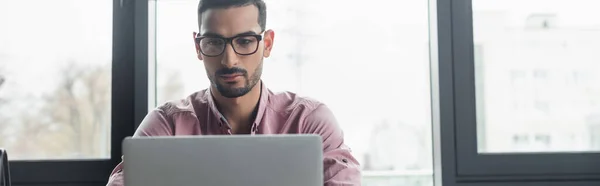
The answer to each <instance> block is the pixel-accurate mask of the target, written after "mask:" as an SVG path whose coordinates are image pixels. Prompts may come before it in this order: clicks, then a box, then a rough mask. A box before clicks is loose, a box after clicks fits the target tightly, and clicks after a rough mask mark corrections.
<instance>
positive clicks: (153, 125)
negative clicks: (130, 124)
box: [106, 109, 173, 186]
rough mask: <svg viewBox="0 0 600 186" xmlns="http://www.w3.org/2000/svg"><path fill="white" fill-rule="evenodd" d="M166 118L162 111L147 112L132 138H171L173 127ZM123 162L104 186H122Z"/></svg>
mask: <svg viewBox="0 0 600 186" xmlns="http://www.w3.org/2000/svg"><path fill="white" fill-rule="evenodd" d="M168 121H169V120H168V119H167V116H166V115H165V113H164V112H163V111H162V110H159V109H156V110H153V111H151V112H149V113H148V114H147V115H146V117H145V118H144V120H142V123H141V124H140V126H139V127H138V129H137V130H136V131H135V133H134V134H133V137H141V136H172V135H173V132H172V131H173V127H172V126H171V124H169V122H168ZM122 171H123V160H121V162H120V163H119V164H118V165H117V166H116V167H115V168H114V169H113V171H112V172H111V174H110V177H109V179H108V183H107V184H106V186H124V185H125V183H124V180H123V172H122Z"/></svg>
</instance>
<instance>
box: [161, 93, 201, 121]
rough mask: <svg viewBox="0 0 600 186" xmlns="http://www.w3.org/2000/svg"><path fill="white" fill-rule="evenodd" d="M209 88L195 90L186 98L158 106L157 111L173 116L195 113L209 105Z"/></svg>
mask: <svg viewBox="0 0 600 186" xmlns="http://www.w3.org/2000/svg"><path fill="white" fill-rule="evenodd" d="M207 90H208V89H205V90H201V91H198V92H194V93H192V94H190V95H188V96H187V97H185V98H182V99H177V100H170V101H167V102H165V103H162V104H161V105H159V106H158V107H156V109H155V111H157V112H159V113H161V114H163V115H165V116H173V115H176V114H181V113H190V114H195V113H196V112H198V110H202V109H206V108H207V107H208V100H207V99H208V96H209V95H208V93H207Z"/></svg>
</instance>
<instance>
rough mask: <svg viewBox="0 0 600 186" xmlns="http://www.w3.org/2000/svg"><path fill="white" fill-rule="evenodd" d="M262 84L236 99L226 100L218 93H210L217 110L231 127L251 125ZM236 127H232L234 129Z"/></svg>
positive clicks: (259, 83)
mask: <svg viewBox="0 0 600 186" xmlns="http://www.w3.org/2000/svg"><path fill="white" fill-rule="evenodd" d="M261 87H262V82H260V81H259V82H258V83H257V84H256V85H255V86H254V87H252V89H251V90H250V92H248V93H247V94H246V95H243V96H240V97H237V98H227V97H224V96H222V95H221V94H220V93H219V91H213V89H212V88H211V92H212V94H213V98H214V100H215V104H216V106H217V109H219V111H220V112H221V114H223V116H225V118H226V119H227V121H228V122H229V123H230V124H231V125H237V126H239V125H244V124H250V123H252V120H253V119H254V114H255V113H254V111H255V110H256V107H258V102H259V100H260V95H261ZM237 126H232V127H234V128H236V127H237Z"/></svg>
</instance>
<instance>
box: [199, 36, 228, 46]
mask: <svg viewBox="0 0 600 186" xmlns="http://www.w3.org/2000/svg"><path fill="white" fill-rule="evenodd" d="M223 42H224V41H223V40H222V39H219V38H204V39H202V44H204V45H210V46H219V45H223Z"/></svg>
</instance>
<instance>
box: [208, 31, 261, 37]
mask: <svg viewBox="0 0 600 186" xmlns="http://www.w3.org/2000/svg"><path fill="white" fill-rule="evenodd" d="M247 35H258V34H257V33H256V32H254V31H247V32H243V33H239V34H236V35H235V36H233V37H237V36H247ZM202 36H205V37H221V38H226V37H224V36H223V35H221V34H217V33H214V32H205V33H204V34H202Z"/></svg>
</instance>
